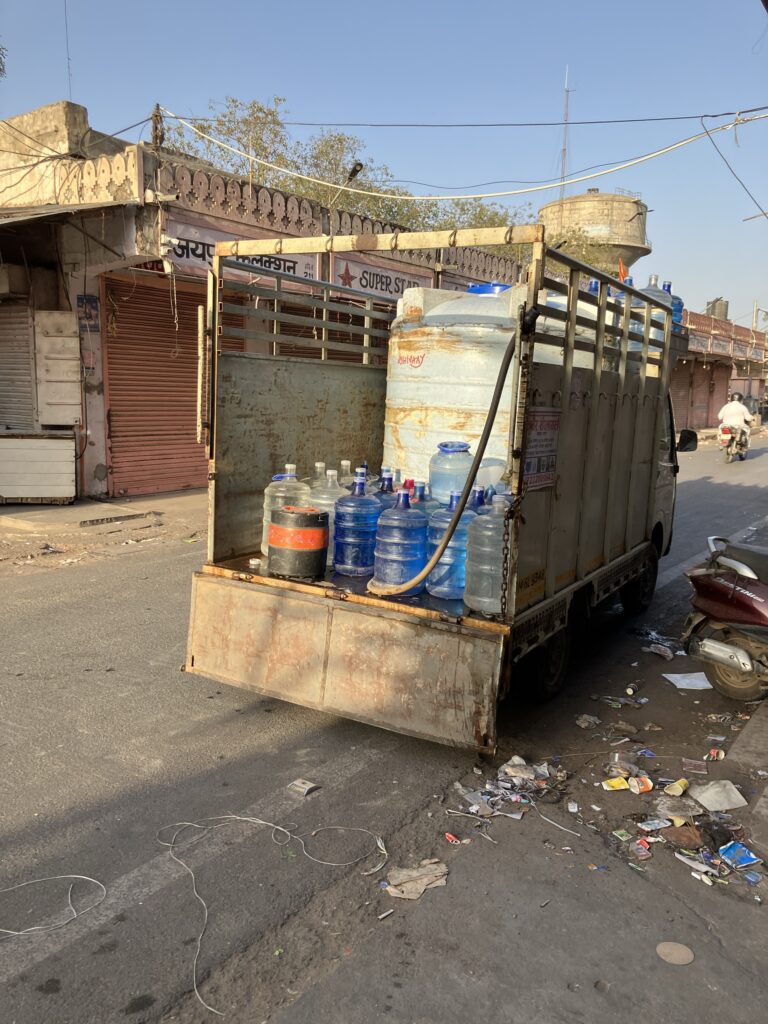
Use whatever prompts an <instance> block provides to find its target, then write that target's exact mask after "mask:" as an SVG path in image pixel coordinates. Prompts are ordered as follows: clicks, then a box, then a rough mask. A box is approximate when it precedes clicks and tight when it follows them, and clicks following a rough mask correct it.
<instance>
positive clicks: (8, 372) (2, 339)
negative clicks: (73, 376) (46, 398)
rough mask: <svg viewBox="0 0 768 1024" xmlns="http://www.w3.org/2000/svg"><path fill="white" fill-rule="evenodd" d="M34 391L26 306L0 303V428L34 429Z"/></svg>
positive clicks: (30, 339)
mask: <svg viewBox="0 0 768 1024" xmlns="http://www.w3.org/2000/svg"><path fill="white" fill-rule="evenodd" d="M34 394H35V392H34V373H33V361H32V317H31V314H30V309H29V306H27V305H21V304H18V303H6V302H3V303H0V431H15V432H16V433H20V434H22V433H23V434H31V433H33V432H34V430H35V398H34Z"/></svg>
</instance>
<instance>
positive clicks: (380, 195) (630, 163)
mask: <svg viewBox="0 0 768 1024" xmlns="http://www.w3.org/2000/svg"><path fill="white" fill-rule="evenodd" d="M161 109H162V111H163V113H164V114H166V115H167V116H168V117H172V118H175V119H176V120H177V121H179V123H180V124H183V125H184V126H185V127H186V128H189V129H190V131H192V132H194V133H195V134H196V135H199V136H200V137H201V138H203V139H206V140H207V141H208V142H212V143H214V145H217V146H221V148H222V149H226V150H228V151H229V152H230V153H234V154H235V155H236V156H240V157H243V158H244V159H246V160H249V161H251V163H255V164H258V165H259V166H260V167H268V168H269V169H270V170H273V171H278V172H279V173H281V174H286V175H288V177H291V178H297V179H298V180H300V181H308V182H311V183H312V184H314V185H322V186H324V187H326V188H337V187H338V186H337V184H336V183H334V182H329V181H325V180H324V179H322V178H315V177H312V176H311V175H308V174H301V173H300V172H299V171H292V170H288V169H286V168H285V167H281V166H280V165H279V164H275V163H272V162H270V161H269V160H261V159H260V158H259V157H255V156H253V155H252V154H251V153H246V152H244V151H243V150H241V149H237V148H236V147H235V146H230V145H229V144H228V143H226V142H222V141H221V139H217V138H215V137H214V136H213V135H209V134H208V133H207V132H204V131H201V130H200V129H199V128H197V127H196V126H195V125H194V124H192V123H191V122H190V121H188V120H186V119H185V118H183V117H179V115H178V114H174V113H173V112H172V111H170V110H167V109H166V108H165V107H162V108H161ZM763 109H765V108H763ZM766 119H768V114H757V115H755V116H753V117H741V116H738V117H737V118H736V120H735V121H729V122H728V123H727V124H721V125H717V127H715V128H712V129H711V131H710V130H709V129H707V128H705V129H704V131H703V132H698V133H697V134H696V135H690V136H688V138H685V139H680V140H679V141H678V142H673V143H672V144H671V145H669V146H664V147H662V148H661V149H656V150H654V151H653V152H651V153H646V154H644V155H643V156H640V157H636V158H635V159H634V160H625V161H624V162H623V163H619V164H614V165H612V166H611V167H609V168H607V169H605V170H602V171H595V172H594V173H593V174H582V175H578V176H576V177H571V178H568V179H566V180H565V181H562V180H558V181H556V182H551V183H549V184H545V185H535V186H531V187H529V188H519V189H508V190H504V191H499V192H479V193H474V194H453V195H442V196H436V195H415V196H414V195H406V196H403V195H401V194H398V193H396V192H377V191H374V190H371V189H363V188H354V187H353V186H352V185H342V186H341V191H342V192H347V193H351V194H353V195H363V196H373V197H374V198H377V199H396V200H403V199H407V200H409V201H413V202H455V201H456V200H461V199H502V198H508V197H511V196H519V195H527V194H530V193H531V192H543V191H546V190H548V189H552V188H560V187H562V186H563V185H577V184H579V183H580V182H582V181H592V180H593V179H594V178H601V177H604V176H605V175H607V174H614V173H615V172H616V171H622V170H625V169H626V168H628V167H634V166H636V165H637V164H641V163H646V162H648V161H649V160H655V159H656V158H657V157H660V156H665V155H666V154H667V153H672V152H674V151H675V150H677V149H681V148H682V147H683V146H688V145H690V144H691V143H692V142H698V140H699V139H703V138H705V136H710V137H711V136H712V135H714V134H715V133H716V132H722V131H727V130H728V129H730V128H734V127H736V126H737V125H743V124H751V123H752V122H754V121H763V120H766ZM702 125H703V122H702Z"/></svg>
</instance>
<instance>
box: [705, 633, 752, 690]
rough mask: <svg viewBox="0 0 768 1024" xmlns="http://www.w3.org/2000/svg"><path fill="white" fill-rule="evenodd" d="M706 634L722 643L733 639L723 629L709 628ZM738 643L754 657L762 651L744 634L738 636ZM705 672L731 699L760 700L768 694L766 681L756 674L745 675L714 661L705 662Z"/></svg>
mask: <svg viewBox="0 0 768 1024" xmlns="http://www.w3.org/2000/svg"><path fill="white" fill-rule="evenodd" d="M704 635H705V636H707V637H710V638H711V639H712V640H719V641H721V643H728V641H729V640H730V639H731V634H730V633H729V632H728V631H727V630H722V629H708V630H706V632H705V634H704ZM738 644H739V646H740V647H744V648H746V650H747V651H748V652H749V654H750V655H751V656H752V657H753V658H755V657H757V656H758V655H759V654H760V653H761V652H760V650H759V649H758V648H757V646H756V645H754V644H752V643H750V642H749V641H748V640H747V639H746V638H745V637H743V636H739V637H738ZM704 674H705V676H706V677H707V679H708V680H709V681H710V683H711V684H712V686H713V687H714V688H715V689H716V690H717V692H718V693H722V695H723V696H724V697H730V699H731V700H744V701H747V700H760V699H761V698H762V697H765V695H766V691H767V687H766V685H765V683H762V682H761V681H760V680H759V679H755V677H754V676H745V675H744V674H743V673H741V672H737V671H736V670H735V669H730V668H728V667H727V666H725V665H716V664H715V663H714V662H711V661H706V662H704Z"/></svg>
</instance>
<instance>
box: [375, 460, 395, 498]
mask: <svg viewBox="0 0 768 1024" xmlns="http://www.w3.org/2000/svg"><path fill="white" fill-rule="evenodd" d="M393 481H394V474H393V472H392V470H391V469H385V468H383V467H382V470H381V484H380V485H379V489H378V491H374V492H373V497H374V498H376V499H377V500H378V501H379V502H380V504H381V507H382V508H392V507H393V506H394V504H395V502H396V501H397V495H396V494H395V487H394V483H393Z"/></svg>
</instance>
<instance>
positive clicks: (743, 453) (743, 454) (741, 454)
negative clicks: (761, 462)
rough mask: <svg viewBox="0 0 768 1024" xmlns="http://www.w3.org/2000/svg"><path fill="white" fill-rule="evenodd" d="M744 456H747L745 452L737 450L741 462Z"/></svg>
mask: <svg viewBox="0 0 768 1024" xmlns="http://www.w3.org/2000/svg"><path fill="white" fill-rule="evenodd" d="M746 457H747V453H746V452H739V459H740V460H741V461H742V462H743V461H744V459H746Z"/></svg>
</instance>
